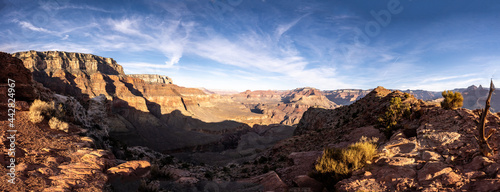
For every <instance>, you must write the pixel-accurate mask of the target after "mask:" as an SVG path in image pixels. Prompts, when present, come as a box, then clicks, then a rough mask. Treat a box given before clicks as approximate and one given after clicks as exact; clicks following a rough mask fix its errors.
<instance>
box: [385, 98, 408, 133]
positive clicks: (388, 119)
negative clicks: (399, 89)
mask: <svg viewBox="0 0 500 192" xmlns="http://www.w3.org/2000/svg"><path fill="white" fill-rule="evenodd" d="M409 116H411V107H410V105H409V104H408V103H403V102H402V101H401V98H400V97H393V98H391V102H390V105H389V107H388V108H387V111H385V113H384V115H382V116H381V117H379V118H378V122H379V124H380V126H381V127H383V128H385V130H384V131H385V133H386V135H387V136H388V137H390V135H391V134H392V132H393V131H394V130H395V129H396V128H397V125H398V123H399V121H401V119H402V118H403V117H407V118H408V117H409Z"/></svg>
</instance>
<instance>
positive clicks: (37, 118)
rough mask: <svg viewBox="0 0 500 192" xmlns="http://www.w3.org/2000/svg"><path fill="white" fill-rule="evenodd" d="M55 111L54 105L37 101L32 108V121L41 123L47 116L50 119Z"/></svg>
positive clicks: (30, 113)
mask: <svg viewBox="0 0 500 192" xmlns="http://www.w3.org/2000/svg"><path fill="white" fill-rule="evenodd" d="M54 111H55V107H54V103H53V102H52V103H47V102H44V101H40V100H38V99H37V100H35V101H34V102H33V104H31V106H30V112H29V116H30V121H31V122H33V123H40V122H42V121H43V119H44V118H45V117H46V116H47V117H50V116H52V114H53V113H54Z"/></svg>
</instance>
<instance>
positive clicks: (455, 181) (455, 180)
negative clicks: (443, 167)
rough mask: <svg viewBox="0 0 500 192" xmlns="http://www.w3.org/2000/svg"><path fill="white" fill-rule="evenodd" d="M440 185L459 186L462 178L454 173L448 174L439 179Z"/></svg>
mask: <svg viewBox="0 0 500 192" xmlns="http://www.w3.org/2000/svg"><path fill="white" fill-rule="evenodd" d="M441 181H442V184H443V185H445V186H447V185H457V186H460V185H459V182H460V181H462V176H460V175H459V174H457V173H455V172H449V173H447V174H443V176H442V178H441Z"/></svg>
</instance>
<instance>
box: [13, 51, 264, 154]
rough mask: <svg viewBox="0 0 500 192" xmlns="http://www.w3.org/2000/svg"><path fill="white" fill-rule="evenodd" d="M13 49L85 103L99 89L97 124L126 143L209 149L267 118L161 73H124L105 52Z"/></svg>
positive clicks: (44, 79) (38, 73)
mask: <svg viewBox="0 0 500 192" xmlns="http://www.w3.org/2000/svg"><path fill="white" fill-rule="evenodd" d="M12 55H13V56H15V57H18V58H20V59H21V60H23V61H24V65H25V67H26V68H28V69H29V70H30V71H32V73H33V76H34V79H35V80H36V81H38V82H40V83H41V84H43V86H45V87H47V88H49V89H50V90H52V91H54V92H55V93H57V94H60V95H65V96H72V97H74V98H75V99H76V100H77V101H79V102H80V103H82V104H83V105H85V106H84V107H87V106H86V105H89V104H92V103H95V102H93V100H95V99H93V98H96V97H101V96H100V95H103V97H105V101H103V102H105V103H102V104H100V105H102V106H106V108H107V109H108V110H107V111H106V112H105V113H102V114H101V113H100V115H102V116H103V117H107V118H105V119H103V120H104V121H103V123H102V124H101V125H100V127H102V126H103V125H113V126H110V127H109V130H110V134H111V135H112V136H113V137H115V138H118V139H119V140H122V141H124V142H126V143H128V144H129V145H145V146H149V147H151V148H153V149H155V150H158V151H171V150H189V149H194V148H198V149H202V150H213V149H215V148H220V147H221V146H222V147H223V145H222V143H221V141H220V140H221V139H222V138H223V134H231V133H233V132H236V131H239V130H242V129H250V128H251V127H250V126H252V125H253V124H256V123H259V124H260V123H262V122H264V121H265V119H267V118H268V117H267V116H266V115H263V114H256V113H252V112H251V111H250V110H249V109H247V108H245V106H244V105H242V104H240V103H237V102H234V101H231V100H230V99H227V98H224V97H221V96H218V95H207V94H205V93H204V92H203V91H202V90H199V89H194V88H185V87H180V86H177V85H174V84H171V80H170V79H169V78H168V77H165V76H157V75H125V74H124V73H123V69H122V67H121V66H120V65H118V64H117V63H116V62H115V61H114V60H113V59H110V58H103V57H99V56H95V55H91V54H81V53H68V52H59V51H48V52H36V51H28V52H19V53H14V54H12ZM101 99H103V98H101ZM101 99H100V100H101ZM63 100H64V99H63ZM94 116H95V115H94ZM83 124H86V123H83ZM246 124H249V125H250V126H248V125H246ZM202 146H205V147H202Z"/></svg>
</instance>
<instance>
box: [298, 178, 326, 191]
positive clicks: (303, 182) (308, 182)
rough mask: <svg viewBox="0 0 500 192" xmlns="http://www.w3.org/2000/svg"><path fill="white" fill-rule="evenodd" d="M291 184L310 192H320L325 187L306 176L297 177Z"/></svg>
mask: <svg viewBox="0 0 500 192" xmlns="http://www.w3.org/2000/svg"><path fill="white" fill-rule="evenodd" d="M293 183H294V184H295V185H297V186H298V187H300V188H310V189H311V192H322V191H323V189H325V187H324V186H323V183H321V182H319V181H316V180H315V179H313V178H311V177H309V176H307V175H299V176H297V177H295V178H294V179H293Z"/></svg>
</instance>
